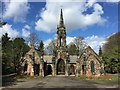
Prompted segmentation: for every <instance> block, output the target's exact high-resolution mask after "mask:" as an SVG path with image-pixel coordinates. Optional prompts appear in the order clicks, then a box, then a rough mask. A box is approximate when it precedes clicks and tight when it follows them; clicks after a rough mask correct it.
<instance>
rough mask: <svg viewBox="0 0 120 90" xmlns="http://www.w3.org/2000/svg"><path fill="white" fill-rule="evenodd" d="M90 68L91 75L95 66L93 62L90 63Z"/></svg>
mask: <svg viewBox="0 0 120 90" xmlns="http://www.w3.org/2000/svg"><path fill="white" fill-rule="evenodd" d="M90 66H91V73H92V74H94V72H95V65H94V62H93V61H91V62H90Z"/></svg>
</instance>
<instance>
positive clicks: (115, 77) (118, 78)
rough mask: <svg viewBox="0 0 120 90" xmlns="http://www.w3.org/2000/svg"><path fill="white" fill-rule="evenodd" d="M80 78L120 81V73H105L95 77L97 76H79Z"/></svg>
mask: <svg viewBox="0 0 120 90" xmlns="http://www.w3.org/2000/svg"><path fill="white" fill-rule="evenodd" d="M79 79H80V80H96V81H118V80H120V77H118V75H109V74H108V75H103V76H99V77H95V76H90V77H87V76H80V77H79Z"/></svg>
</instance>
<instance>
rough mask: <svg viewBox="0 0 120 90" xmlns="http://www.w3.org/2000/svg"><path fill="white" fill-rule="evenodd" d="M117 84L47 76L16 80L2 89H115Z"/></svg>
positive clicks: (72, 77)
mask: <svg viewBox="0 0 120 90" xmlns="http://www.w3.org/2000/svg"><path fill="white" fill-rule="evenodd" d="M117 87H118V82H112V81H95V80H78V79H77V78H75V77H74V76H71V77H65V76H55V77H52V76H47V77H44V78H41V79H29V80H18V81H17V82H16V83H15V84H14V85H11V86H6V87H4V88H117ZM3 90H4V89H3Z"/></svg>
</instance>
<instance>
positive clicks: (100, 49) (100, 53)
mask: <svg viewBox="0 0 120 90" xmlns="http://www.w3.org/2000/svg"><path fill="white" fill-rule="evenodd" d="M101 55H102V48H101V46H99V56H101Z"/></svg>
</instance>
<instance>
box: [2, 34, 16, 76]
mask: <svg viewBox="0 0 120 90" xmlns="http://www.w3.org/2000/svg"><path fill="white" fill-rule="evenodd" d="M12 57H13V54H12V40H10V37H8V34H7V33H5V34H4V35H3V36H2V74H3V75H4V74H8V73H13V72H14V70H13V68H14V67H13V63H12V60H13V58H12Z"/></svg>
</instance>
